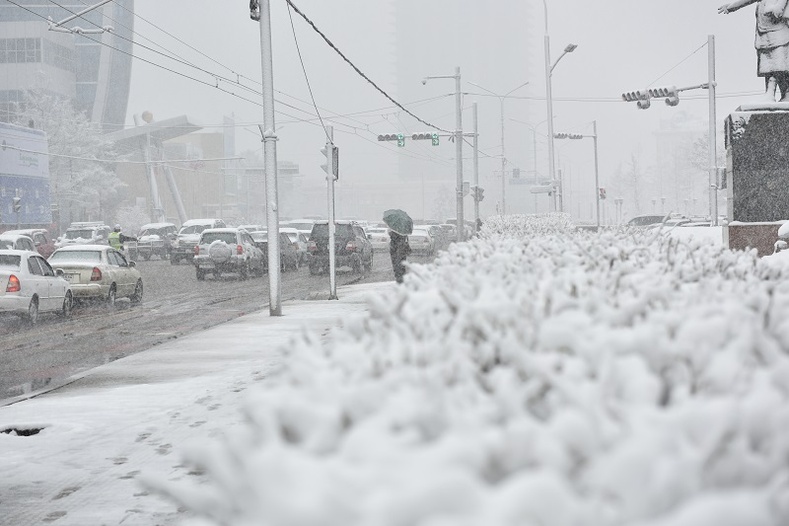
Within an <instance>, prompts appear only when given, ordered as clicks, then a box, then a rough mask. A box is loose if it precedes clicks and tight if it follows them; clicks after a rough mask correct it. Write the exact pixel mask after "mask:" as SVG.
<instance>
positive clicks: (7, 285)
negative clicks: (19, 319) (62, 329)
mask: <svg viewBox="0 0 789 526" xmlns="http://www.w3.org/2000/svg"><path fill="white" fill-rule="evenodd" d="M61 276H62V273H60V272H57V271H55V270H53V269H52V267H51V266H50V265H49V263H47V260H45V259H44V258H43V257H42V256H41V255H40V254H38V253H37V252H30V251H24V250H0V313H12V314H16V315H20V316H23V317H25V318H27V320H28V321H29V322H30V323H32V324H35V323H37V322H38V316H39V313H41V312H55V313H58V314H61V315H63V316H65V317H68V316H71V308H72V306H73V297H72V293H71V287H70V286H69V283H68V281H66V280H65V279H63V278H62V277H61Z"/></svg>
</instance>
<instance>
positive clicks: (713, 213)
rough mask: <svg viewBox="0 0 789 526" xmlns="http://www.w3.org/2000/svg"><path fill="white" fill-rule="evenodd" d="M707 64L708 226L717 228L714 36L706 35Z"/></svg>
mask: <svg viewBox="0 0 789 526" xmlns="http://www.w3.org/2000/svg"><path fill="white" fill-rule="evenodd" d="M707 62H708V72H709V78H708V79H707V84H708V85H709V88H708V90H707V91H708V95H709V107H710V122H709V134H710V138H709V141H710V142H709V150H710V152H709V153H710V175H709V184H710V224H711V225H712V226H718V181H717V179H718V152H717V148H716V146H715V134H716V131H715V128H716V119H717V117H716V111H715V35H707Z"/></svg>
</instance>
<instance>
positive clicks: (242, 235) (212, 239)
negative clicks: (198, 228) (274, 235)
mask: <svg viewBox="0 0 789 526" xmlns="http://www.w3.org/2000/svg"><path fill="white" fill-rule="evenodd" d="M194 265H195V269H196V275H197V279H198V280H200V281H202V280H204V279H205V275H206V274H207V273H209V272H210V273H212V274H213V275H214V278H219V276H221V275H222V273H224V272H232V273H235V274H238V276H239V278H240V279H247V278H248V277H249V276H250V275H252V274H253V273H254V274H256V275H258V276H262V275H263V253H262V252H261V251H260V249H259V248H257V247H256V246H255V242H254V240H253V239H252V237H251V236H250V235H249V232H247V231H246V230H243V229H240V228H207V229H205V230H203V233H202V234H200V240H199V241H198V243H197V245H196V246H195V248H194Z"/></svg>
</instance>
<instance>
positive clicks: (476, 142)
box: [471, 102, 504, 233]
mask: <svg viewBox="0 0 789 526" xmlns="http://www.w3.org/2000/svg"><path fill="white" fill-rule="evenodd" d="M471 108H472V115H473V118H474V231H475V232H477V233H479V229H478V228H477V225H479V194H478V191H479V190H478V189H479V133H478V130H477V123H478V121H477V103H476V102H475V103H473V104H472V105H471ZM502 195H504V194H502Z"/></svg>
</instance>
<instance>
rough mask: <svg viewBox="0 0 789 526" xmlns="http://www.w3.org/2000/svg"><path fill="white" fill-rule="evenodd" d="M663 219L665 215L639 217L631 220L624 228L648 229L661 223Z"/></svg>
mask: <svg viewBox="0 0 789 526" xmlns="http://www.w3.org/2000/svg"><path fill="white" fill-rule="evenodd" d="M664 219H666V216H665V215H655V214H647V215H640V216H635V217H633V218H631V219H630V221H628V222H627V224H626V226H629V227H636V228H643V227H650V226H654V225H659V224H661V223H663V220H664Z"/></svg>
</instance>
